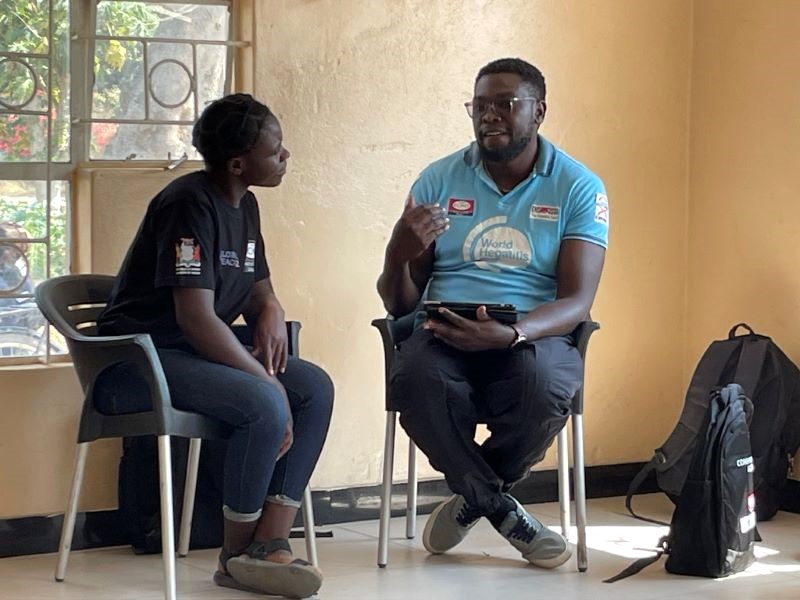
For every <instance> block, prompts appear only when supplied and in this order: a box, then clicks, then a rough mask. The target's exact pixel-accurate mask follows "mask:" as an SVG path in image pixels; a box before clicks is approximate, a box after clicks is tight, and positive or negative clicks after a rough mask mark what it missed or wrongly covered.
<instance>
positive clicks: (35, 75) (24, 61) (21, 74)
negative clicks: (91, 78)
mask: <svg viewBox="0 0 800 600" xmlns="http://www.w3.org/2000/svg"><path fill="white" fill-rule="evenodd" d="M51 4H52V9H53V24H54V27H53V42H54V44H53V52H52V54H51V56H50V57H49V58H38V57H25V56H5V57H3V56H0V107H2V108H4V109H5V110H10V111H14V110H21V111H25V110H27V111H43V112H45V113H47V109H48V93H50V95H51V98H50V100H49V103H50V106H51V112H50V114H51V116H52V119H53V122H52V137H51V139H52V146H51V148H52V160H54V161H58V162H68V161H69V134H70V127H69V105H70V98H69V11H68V0H52V2H51V1H50V0H28V1H26V2H20V1H19V0H0V52H9V53H17V54H25V53H31V54H47V53H48V52H49V48H50V36H49V25H50V16H49V9H50V6H51ZM51 67H52V68H51ZM51 77H52V82H51V80H50V78H51ZM51 84H52V87H51ZM10 117H16V119H11V118H10ZM46 121H47V118H46V114H45V115H41V116H38V115H34V116H27V117H25V116H23V115H4V118H3V119H0V145H2V146H4V147H5V148H0V161H6V162H19V161H43V160H46V158H47V154H46V150H45V149H46V141H45V140H46V137H45V136H46V133H47V125H46ZM42 132H43V134H44V135H43V134H42ZM28 137H30V138H32V139H33V142H34V144H33V145H32V146H26V145H25V143H24V141H25V139H26V138H28ZM17 139H19V140H20V141H19V144H18V145H17V146H16V147H14V145H13V144H10V141H13V140H17ZM4 142H5V143H4Z"/></svg>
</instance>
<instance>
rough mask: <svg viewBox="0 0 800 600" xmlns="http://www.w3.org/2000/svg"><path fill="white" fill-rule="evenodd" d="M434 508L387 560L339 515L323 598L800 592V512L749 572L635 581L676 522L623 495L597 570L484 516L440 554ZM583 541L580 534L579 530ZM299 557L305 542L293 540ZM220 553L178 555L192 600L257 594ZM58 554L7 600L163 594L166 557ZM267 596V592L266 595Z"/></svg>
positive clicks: (545, 512)
mask: <svg viewBox="0 0 800 600" xmlns="http://www.w3.org/2000/svg"><path fill="white" fill-rule="evenodd" d="M636 507H637V509H640V510H641V512H643V513H646V514H648V515H651V516H657V517H661V518H662V519H666V518H668V516H669V514H670V510H671V505H670V504H669V502H668V501H666V500H665V499H664V497H663V496H661V495H658V494H655V495H649V496H640V497H638V498H637V501H636ZM528 508H529V509H530V510H531V512H532V513H533V514H535V515H537V516H538V517H539V518H540V519H542V520H543V521H544V522H545V523H547V524H549V525H555V524H556V523H557V522H558V505H557V504H538V505H531V506H529V507H528ZM426 518H427V517H420V518H419V520H418V528H419V532H418V536H417V539H414V540H406V539H405V537H404V522H403V519H395V520H394V522H393V524H392V533H393V538H392V543H391V544H390V547H389V566H388V567H387V568H385V569H378V568H377V567H376V566H375V560H376V550H377V533H378V524H377V522H375V521H367V522H359V523H350V524H342V525H335V526H333V527H331V529H332V530H333V532H334V538H333V539H329V538H326V539H320V540H318V542H317V543H318V549H319V557H320V563H321V566H322V568H323V570H324V573H325V577H326V579H325V583H324V584H323V587H322V590H321V591H320V593H319V595H318V598H319V600H330V599H335V600H338V599H373V598H374V599H386V600H395V599H396V600H401V599H402V600H408V599H420V600H429V599H430V600H451V599H452V600H456V599H458V600H462V599H468V600H479V599H480V600H483V599H494V598H525V599H527V598H545V599H553V600H569V599H573V598H581V599H582V598H587V599H591V600H602V599H604V598H613V599H614V600H638V599H640V598H641V599H646V600H658V599H672V598H675V599H678V598H680V599H681V600H699V599H701V598H702V599H710V600H716V599H720V600H721V599H728V598H730V599H731V600H754V599H765V600H766V599H769V600H790V599H791V600H798V599H800V515H796V514H790V513H779V514H778V516H777V517H776V518H775V519H773V520H772V521H770V522H768V523H763V524H761V525H760V530H761V534H762V536H763V538H764V542H763V543H761V544H759V546H758V548H757V555H758V558H759V561H758V563H756V564H755V565H753V566H752V567H751V568H750V569H748V571H746V572H745V573H741V574H739V575H737V576H734V577H729V578H727V579H722V580H713V579H699V578H692V577H678V576H674V575H669V574H667V573H666V571H664V565H663V560H662V561H661V562H660V563H657V564H655V565H652V566H650V567H648V568H647V569H646V570H645V571H643V572H642V573H640V574H638V575H635V576H634V577H632V578H630V579H626V580H624V581H620V582H617V583H614V584H604V583H602V580H603V579H605V578H607V577H609V576H611V575H614V574H615V573H617V572H618V571H620V570H621V569H623V568H624V567H626V566H627V565H628V564H630V563H631V562H632V560H634V559H635V558H638V557H641V556H646V555H647V554H648V553H647V552H646V551H642V550H640V548H646V547H647V546H650V545H652V544H654V543H655V542H656V541H657V540H658V538H659V537H660V536H661V535H662V534H663V532H664V529H663V528H660V527H658V526H652V525H648V524H647V523H643V522H641V521H636V520H633V519H631V518H629V517H627V516H626V515H625V509H624V502H623V499H622V498H607V499H601V500H591V501H590V502H589V523H590V526H589V529H588V539H589V570H588V572H587V573H584V574H579V573H577V571H576V568H575V560H574V558H573V559H572V560H571V561H570V562H568V563H567V564H566V565H564V566H563V567H561V568H560V569H557V570H555V571H545V570H541V569H537V568H535V567H531V566H526V565H527V563H525V562H523V561H522V560H521V559H520V558H519V555H518V554H516V552H515V550H514V549H513V548H512V547H511V546H509V545H508V544H507V543H506V542H505V541H504V540H503V539H502V538H500V537H499V536H498V535H497V533H496V532H495V531H494V530H493V529H492V528H491V526H490V525H489V524H488V523H486V522H485V521H482V522H481V523H479V524H478V525H477V526H476V528H475V529H474V530H473V531H472V532H471V533H470V536H469V538H467V540H465V541H464V542H463V544H462V545H461V546H459V547H458V548H457V549H456V551H454V552H452V553H450V554H447V555H441V556H429V555H428V554H427V553H426V552H425V550H424V549H423V548H422V545H421V542H420V539H419V535H420V534H421V531H422V527H423V526H424V522H425V519H426ZM572 533H573V540H574V535H575V532H574V531H573V532H572ZM292 543H293V545H294V547H295V551H296V553H297V554H298V555H299V556H302V555H303V553H304V544H303V541H302V540H293V541H292ZM216 555H217V552H216V551H214V550H200V551H194V552H191V553H190V554H189V556H188V557H187V558H184V559H179V560H178V596H179V597H180V598H182V599H185V600H217V599H219V600H227V599H230V600H234V599H241V600H245V599H251V600H253V599H255V598H258V596H256V595H252V594H247V593H239V592H234V591H232V590H225V589H222V588H218V587H216V586H215V585H214V584H213V583H212V582H211V571H212V569H213V568H214V565H215V560H216ZM54 567H55V556H54V555H38V556H30V557H19V558H9V559H4V560H0V599H2V600H44V599H48V600H49V599H54V598H58V599H69V600H96V599H113V600H128V599H131V600H133V599H136V600H150V599H158V598H163V591H162V579H161V573H162V570H161V562H160V556H134V555H133V554H132V553H131V551H130V550H129V549H128V548H110V549H104V550H91V551H83V552H74V553H73V554H72V556H71V558H70V564H69V570H68V573H67V580H66V581H65V582H64V583H55V582H54V581H53V569H54ZM262 597H263V596H262Z"/></svg>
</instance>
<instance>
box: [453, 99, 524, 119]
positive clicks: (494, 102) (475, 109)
mask: <svg viewBox="0 0 800 600" xmlns="http://www.w3.org/2000/svg"><path fill="white" fill-rule="evenodd" d="M527 100H533V101H535V102H539V99H538V98H536V97H534V96H525V97H524V98H520V97H517V96H514V97H511V98H473V99H472V100H471V101H470V102H464V108H466V109H467V114H468V115H469V116H470V117H474V116H475V115H483V114H485V113H486V111H488V110H489V109H490V108H491V109H492V111H493V112H494V113H495V114H496V115H510V114H511V113H512V112H514V109H515V108H516V106H517V104H519V103H520V102H525V101H527Z"/></svg>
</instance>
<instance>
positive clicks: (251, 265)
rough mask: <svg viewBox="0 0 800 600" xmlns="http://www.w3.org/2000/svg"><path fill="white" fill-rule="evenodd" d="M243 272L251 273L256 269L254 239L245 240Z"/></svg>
mask: <svg viewBox="0 0 800 600" xmlns="http://www.w3.org/2000/svg"><path fill="white" fill-rule="evenodd" d="M242 270H243V271H244V272H245V273H252V272H253V271H255V270H256V241H255V240H247V252H246V253H245V255H244V269H242Z"/></svg>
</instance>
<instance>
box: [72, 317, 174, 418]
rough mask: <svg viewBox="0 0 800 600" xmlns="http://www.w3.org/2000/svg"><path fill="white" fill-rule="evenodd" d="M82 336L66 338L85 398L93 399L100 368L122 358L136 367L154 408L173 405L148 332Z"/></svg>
mask: <svg viewBox="0 0 800 600" xmlns="http://www.w3.org/2000/svg"><path fill="white" fill-rule="evenodd" d="M81 338H82V339H69V340H68V344H69V349H70V354H71V355H72V359H73V363H74V365H75V370H76V371H77V373H78V379H79V380H80V382H81V387H83V391H84V394H85V395H86V398H87V399H89V400H91V399H92V393H93V391H94V385H95V383H96V381H97V378H98V377H99V376H100V374H101V373H102V372H103V371H105V370H106V369H107V368H108V367H111V366H113V365H116V364H119V363H122V362H132V363H134V364H135V365H136V366H137V367H138V368H139V370H140V372H141V374H142V376H143V377H144V378H145V381H146V382H147V386H148V388H149V391H150V397H151V400H152V402H153V410H154V411H155V412H161V413H162V414H163V411H160V409H161V408H162V407H168V408H172V401H171V399H170V395H169V388H168V387H167V381H166V377H165V376H164V370H163V369H162V368H161V360H160V359H159V357H158V353H157V352H156V349H155V346H154V345H153V340H152V339H150V335H149V334H146V333H138V334H132V335H115V336H94V337H85V336H81Z"/></svg>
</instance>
